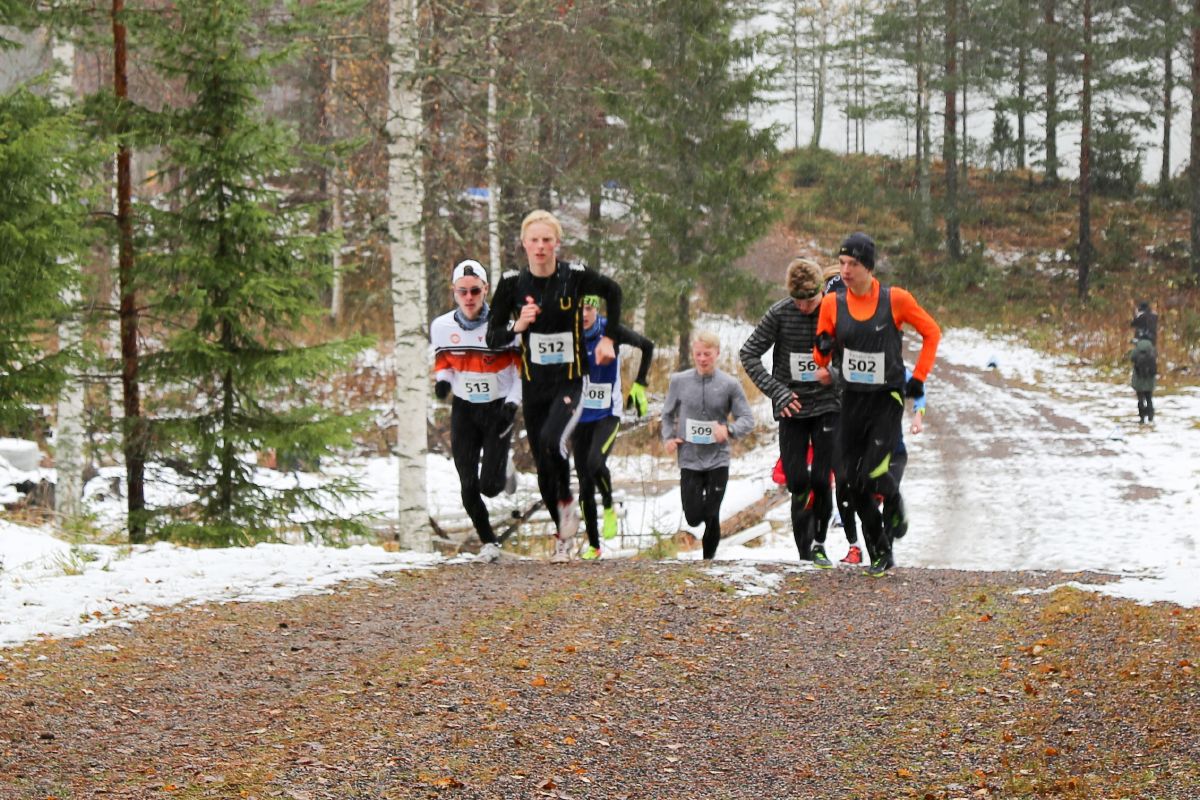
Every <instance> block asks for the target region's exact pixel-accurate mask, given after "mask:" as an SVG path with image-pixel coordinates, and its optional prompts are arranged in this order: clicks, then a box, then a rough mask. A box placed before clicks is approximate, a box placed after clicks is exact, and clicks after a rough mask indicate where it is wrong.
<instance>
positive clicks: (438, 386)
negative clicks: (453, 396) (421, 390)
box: [433, 381, 450, 400]
mask: <svg viewBox="0 0 1200 800" xmlns="http://www.w3.org/2000/svg"><path fill="white" fill-rule="evenodd" d="M433 393H434V395H435V396H436V397H437V399H438V400H445V399H446V398H447V397H449V396H450V381H438V382H437V383H435V384H434V385H433Z"/></svg>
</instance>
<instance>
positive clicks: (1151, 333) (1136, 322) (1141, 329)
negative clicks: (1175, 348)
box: [1129, 300, 1158, 345]
mask: <svg viewBox="0 0 1200 800" xmlns="http://www.w3.org/2000/svg"><path fill="white" fill-rule="evenodd" d="M1129 327H1131V328H1133V338H1134V340H1137V339H1149V340H1150V343H1151V344H1155V345H1156V344H1158V314H1155V313H1154V312H1153V311H1151V310H1150V304H1149V303H1148V302H1146V301H1145V300H1142V301H1141V302H1140V303H1138V304H1137V311H1135V312H1133V319H1132V320H1130V321H1129Z"/></svg>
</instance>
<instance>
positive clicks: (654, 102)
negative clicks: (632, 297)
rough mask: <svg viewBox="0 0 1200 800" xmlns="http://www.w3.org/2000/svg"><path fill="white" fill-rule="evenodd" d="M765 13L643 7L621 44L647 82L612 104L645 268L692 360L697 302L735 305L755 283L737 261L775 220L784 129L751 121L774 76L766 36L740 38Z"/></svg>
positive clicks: (655, 323) (656, 304) (652, 0)
mask: <svg viewBox="0 0 1200 800" xmlns="http://www.w3.org/2000/svg"><path fill="white" fill-rule="evenodd" d="M752 11H753V9H749V8H742V9H741V10H738V9H735V8H734V7H733V6H731V5H730V4H728V3H725V2H722V1H721V0H686V2H682V3H679V2H667V1H666V0H643V1H642V2H640V3H637V4H636V8H635V9H633V13H632V14H631V15H630V17H629V18H628V21H627V25H626V27H625V28H624V30H623V31H622V34H621V36H620V38H619V40H618V42H617V45H616V46H617V47H619V48H621V51H622V56H621V59H622V63H624V64H626V65H628V69H629V70H630V73H631V74H633V75H635V76H636V88H635V89H634V90H633V92H631V93H629V94H610V95H609V96H608V100H609V102H610V104H611V108H612V111H613V113H615V114H616V116H618V117H619V118H620V119H621V120H622V122H623V124H624V125H625V126H626V133H627V136H628V138H629V141H630V150H629V154H628V155H629V156H630V158H629V159H628V161H627V162H626V163H625V164H624V165H623V167H622V170H623V175H622V177H623V179H624V182H625V184H626V185H627V186H628V187H629V189H630V194H631V196H632V198H633V203H634V205H635V208H636V211H637V216H638V217H639V218H640V219H641V230H640V231H639V232H640V234H641V242H642V245H643V250H642V261H641V264H642V269H643V272H644V273H645V276H646V281H647V286H646V291H647V300H648V305H649V307H651V308H660V309H667V308H672V307H673V308H675V310H676V311H675V314H674V316H673V318H672V315H670V314H666V313H663V314H656V315H653V318H652V319H651V320H649V324H650V328H651V330H652V331H657V332H658V333H665V332H666V331H670V330H674V331H676V332H677V333H678V334H679V359H680V361H679V363H680V366H681V367H683V366H686V365H687V364H688V363H689V361H690V349H691V341H690V340H691V328H692V321H691V320H692V305H691V303H692V293H693V291H694V290H695V289H696V288H697V286H699V287H701V288H703V289H705V290H707V291H708V296H709V299H710V304H712V305H716V304H717V303H719V302H729V301H730V300H732V299H734V298H736V296H737V295H738V289H739V288H740V286H741V285H742V284H744V282H745V281H746V277H745V276H744V274H743V273H740V272H739V271H738V270H735V269H734V268H733V266H732V261H733V260H734V259H736V258H737V257H738V256H740V255H741V254H742V253H743V252H744V251H745V248H746V247H747V246H748V245H749V243H750V242H752V241H754V240H755V239H756V238H758V237H759V236H760V235H761V234H762V232H763V231H764V230H765V228H766V226H767V225H768V223H769V222H770V220H771V206H770V200H771V192H772V173H771V171H770V169H769V165H770V160H771V159H772V157H773V156H774V154H775V146H774V138H775V131H774V130H773V129H757V130H756V129H754V128H753V127H752V126H751V125H750V124H749V123H747V122H746V121H745V111H746V109H747V108H749V107H751V106H753V105H754V104H755V103H757V102H759V101H760V98H761V97H762V93H763V92H764V91H765V90H766V88H767V86H768V85H769V78H770V75H769V74H768V73H767V72H765V71H764V70H763V69H762V68H760V67H758V66H756V63H755V61H754V55H755V53H756V52H757V51H758V49H759V48H760V47H761V46H762V43H761V40H760V39H758V38H739V37H738V36H737V35H736V34H735V31H736V30H737V29H738V24H739V22H741V21H742V20H744V19H745V17H744V16H743V14H750V13H752Z"/></svg>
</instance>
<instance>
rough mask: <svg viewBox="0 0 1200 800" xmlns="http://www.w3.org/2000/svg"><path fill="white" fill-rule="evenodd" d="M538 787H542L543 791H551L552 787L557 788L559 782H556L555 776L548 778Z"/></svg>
mask: <svg viewBox="0 0 1200 800" xmlns="http://www.w3.org/2000/svg"><path fill="white" fill-rule="evenodd" d="M537 788H539V789H542V790H543V791H550V790H551V789H557V788H558V784H557V783H555V781H554V778H546V780H544V781H542V782H541V783H539V784H538V787H537Z"/></svg>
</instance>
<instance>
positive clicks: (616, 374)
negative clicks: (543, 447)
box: [573, 294, 654, 560]
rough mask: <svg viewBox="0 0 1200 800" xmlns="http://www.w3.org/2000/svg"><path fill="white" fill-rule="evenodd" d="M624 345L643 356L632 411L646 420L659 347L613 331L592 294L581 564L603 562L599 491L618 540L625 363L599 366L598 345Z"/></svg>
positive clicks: (580, 441)
mask: <svg viewBox="0 0 1200 800" xmlns="http://www.w3.org/2000/svg"><path fill="white" fill-rule="evenodd" d="M606 334H607V335H609V336H611V337H612V339H613V341H614V342H615V343H616V344H617V345H618V346H620V345H622V344H627V345H630V346H632V347H636V348H638V349H639V350H641V351H642V360H641V363H640V364H639V365H638V374H637V378H636V379H635V380H634V383H633V387H632V388H631V389H630V392H629V398H630V402H629V405H631V406H633V407H634V409H635V411H636V412H637V413H638V416H645V414H646V389H645V387H646V376H647V375H648V374H649V372H650V360H651V359H652V358H653V357H654V343H653V342H651V341H650V340H649V339H647V338H646V337H645V336H642V335H641V334H639V333H635V332H634V331H631V330H630V329H629V328H626V327H625V326H624V325H621V326H620V327H619V328H615V329H614V328H612V327H611V326H609V325H608V320H607V319H606V318H605V317H602V316H600V298H599V297H597V296H596V295H594V294H590V295H588V296H586V297H584V298H583V338H584V341H586V342H587V352H588V377H587V378H586V379H585V381H584V384H583V416H581V417H580V418H579V424H578V425H577V426H576V427H575V436H574V442H573V447H574V450H575V474H576V475H577V476H578V477H579V503H580V505H581V506H582V507H583V522H584V527H585V528H586V529H587V537H588V544H587V547H585V548H584V549H583V552H582V553H581V554H580V558H583V559H585V560H591V559H594V558H599V557H600V530H599V526H598V525H597V522H596V490H597V489H599V490H600V499H601V502H602V503H603V505H604V538H605V540H609V539H612V538H614V537H615V536H616V535H617V512H616V511H615V510H613V497H612V476H611V475H610V474H609V472H608V464H607V461H608V454H609V452H610V451H611V450H612V446H613V443H614V442H616V440H617V429H618V428H619V426H620V424H621V416H620V414H619V413H618V411H617V406H616V404H615V403H614V402H613V398H616V397H620V396H621V366H620V365H621V359H620V357H619V355H618V358H617V359H616V360H615V361H610V362H609V363H607V364H597V363H596V358H595V352H596V345H597V344H598V343H599V342H600V337H601V336H604V335H606Z"/></svg>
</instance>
